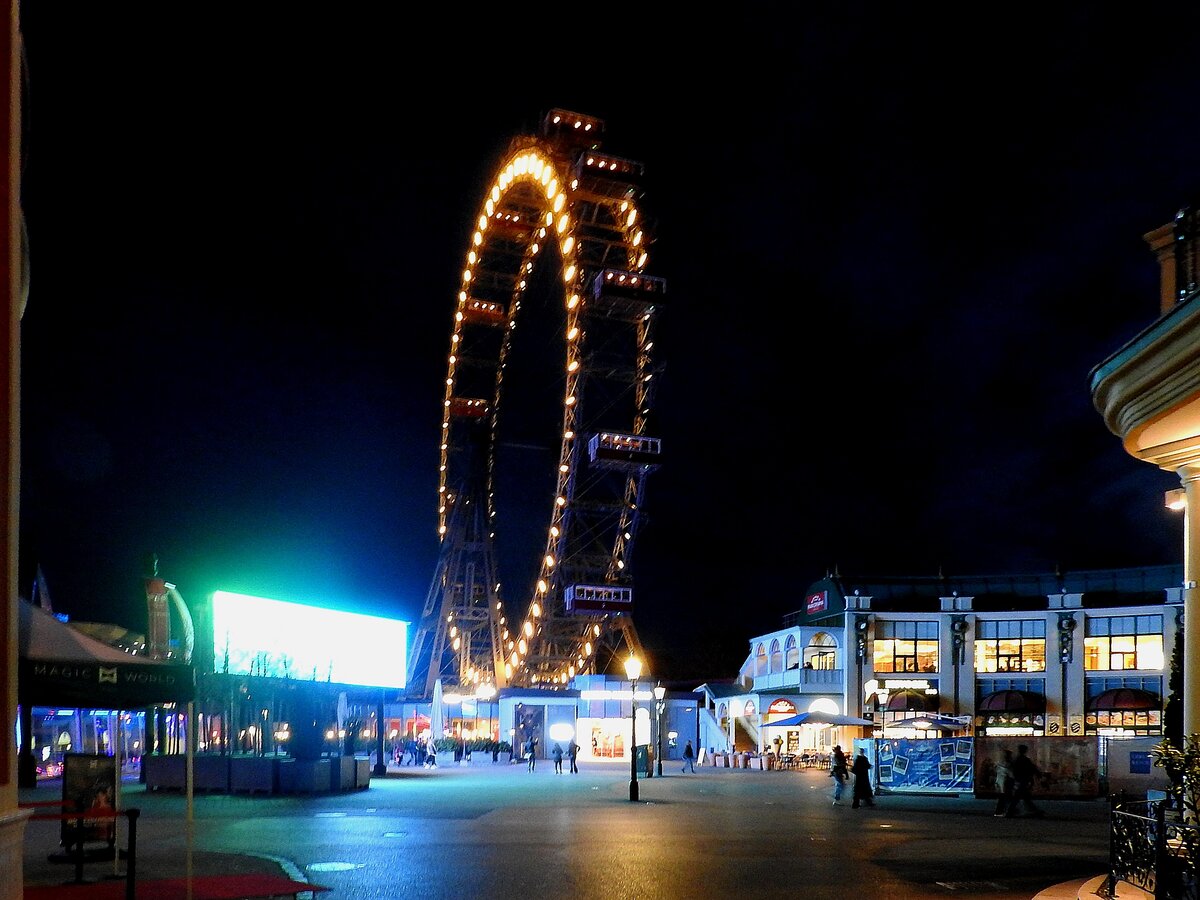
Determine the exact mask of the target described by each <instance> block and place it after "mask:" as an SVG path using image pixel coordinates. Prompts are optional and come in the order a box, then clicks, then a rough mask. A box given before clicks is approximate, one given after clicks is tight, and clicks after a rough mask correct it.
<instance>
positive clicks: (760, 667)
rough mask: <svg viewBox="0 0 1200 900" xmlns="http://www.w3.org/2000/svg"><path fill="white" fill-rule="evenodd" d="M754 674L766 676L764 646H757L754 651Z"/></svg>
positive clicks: (765, 649) (765, 651)
mask: <svg viewBox="0 0 1200 900" xmlns="http://www.w3.org/2000/svg"><path fill="white" fill-rule="evenodd" d="M754 674H755V675H766V674H767V648H766V645H765V644H759V645H758V648H757V649H756V650H755V651H754Z"/></svg>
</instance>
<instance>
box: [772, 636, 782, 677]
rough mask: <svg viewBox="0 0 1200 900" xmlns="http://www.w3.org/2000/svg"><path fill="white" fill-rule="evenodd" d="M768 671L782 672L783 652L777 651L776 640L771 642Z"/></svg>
mask: <svg viewBox="0 0 1200 900" xmlns="http://www.w3.org/2000/svg"><path fill="white" fill-rule="evenodd" d="M769 671H771V672H782V671H783V652H782V651H781V650H780V649H779V640H778V639H776V640H773V641H771V663H770V669H769Z"/></svg>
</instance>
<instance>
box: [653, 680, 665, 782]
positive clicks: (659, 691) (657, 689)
mask: <svg viewBox="0 0 1200 900" xmlns="http://www.w3.org/2000/svg"><path fill="white" fill-rule="evenodd" d="M666 696H667V689H666V688H665V687H663V686H662V682H661V681H660V682H659V683H658V684H656V685H655V686H654V712H655V713H656V716H655V722H656V724H657V725H658V749H657V750H656V751H655V756H656V757H657V758H658V777H659V778H662V717H663V710H664V709H666V706H667V704H666Z"/></svg>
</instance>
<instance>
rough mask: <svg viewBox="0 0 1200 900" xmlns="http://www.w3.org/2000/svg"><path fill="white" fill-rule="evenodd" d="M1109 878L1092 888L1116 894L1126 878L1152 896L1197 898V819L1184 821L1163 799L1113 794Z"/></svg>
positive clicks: (1104, 894)
mask: <svg viewBox="0 0 1200 900" xmlns="http://www.w3.org/2000/svg"><path fill="white" fill-rule="evenodd" d="M1108 836H1109V848H1108V878H1107V879H1106V880H1105V882H1104V884H1103V885H1102V886H1101V888H1100V890H1099V891H1097V893H1098V894H1099V895H1100V896H1101V897H1109V898H1112V897H1116V896H1117V893H1118V892H1117V883H1118V882H1122V881H1123V882H1125V883H1126V884H1131V885H1133V886H1134V887H1138V888H1141V889H1142V890H1143V891H1146V892H1147V893H1150V894H1153V895H1154V897H1155V900H1200V893H1198V891H1197V883H1196V859H1197V854H1200V825H1197V824H1196V823H1193V822H1184V821H1183V819H1182V816H1181V815H1180V813H1179V811H1178V810H1175V809H1171V808H1170V803H1169V801H1167V800H1127V799H1125V798H1124V797H1123V796H1120V795H1118V796H1116V797H1114V798H1112V815H1111V818H1110V821H1109V832H1108Z"/></svg>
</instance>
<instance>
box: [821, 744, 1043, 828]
mask: <svg viewBox="0 0 1200 900" xmlns="http://www.w3.org/2000/svg"><path fill="white" fill-rule="evenodd" d="M851 775H853V776H854V787H853V791H852V793H851V797H852V802H851V804H850V805H851V807H852V808H853V809H858V808H860V807H861V806H874V805H875V793H874V791H873V790H872V788H871V761H870V760H869V759H867V754H866V752H865V751H864V750H861V749H860V750H859V751H858V755H857V756H855V757H854V762H853V763H847V760H846V754H845V753H844V752H843V751H842V748H841V746H840V745H838V744H835V745H834V747H833V755H832V760H831V764H830V767H829V777H830V778H832V779H833V805H834V806H841V803H842V796H843V794H844V793H845V791H846V782H847V781H849V780H850V776H851ZM1039 775H1041V770H1039V769H1038V767H1037V764H1036V763H1035V762H1034V761H1033V760H1032V759H1030V757H1029V747H1027V746H1026V745H1025V744H1019V745H1018V746H1017V755H1016V756H1015V757H1014V756H1013V752H1012V751H1011V750H1005V751H1004V753H1003V756H1002V757H1001V759H1000V761H999V762H998V763H997V764H996V789H997V791H999V797H998V799H997V800H996V811H995V812H994V813H993V815H995V816H1003V817H1005V818H1010V819H1011V818H1014V817H1015V816H1016V815H1017V814H1018V813H1019V812H1020V811H1021V810H1022V809H1024V811H1025V812H1026V813H1027V814H1028V815H1031V816H1034V817H1036V818H1041V817H1042V816H1043V815H1045V813H1043V811H1042V810H1041V809H1040V808H1039V807H1038V806H1037V805H1036V804H1035V803H1034V802H1033V784H1034V782H1035V781H1036V780H1037V778H1038V776H1039Z"/></svg>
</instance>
